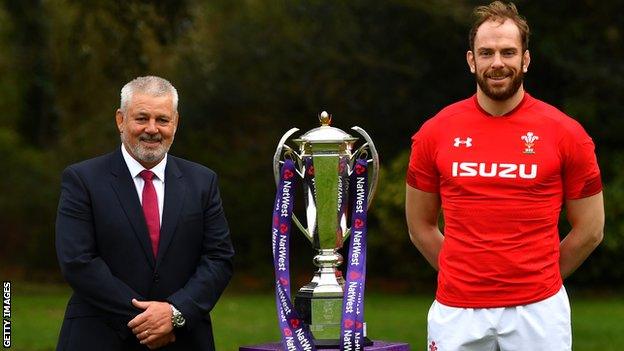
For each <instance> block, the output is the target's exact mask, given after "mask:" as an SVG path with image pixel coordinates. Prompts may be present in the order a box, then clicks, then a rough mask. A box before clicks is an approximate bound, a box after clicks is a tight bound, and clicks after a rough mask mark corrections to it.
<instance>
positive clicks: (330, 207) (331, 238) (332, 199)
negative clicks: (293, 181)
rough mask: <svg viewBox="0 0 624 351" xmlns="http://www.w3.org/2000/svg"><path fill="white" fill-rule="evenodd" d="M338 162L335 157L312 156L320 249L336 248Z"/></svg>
mask: <svg viewBox="0 0 624 351" xmlns="http://www.w3.org/2000/svg"><path fill="white" fill-rule="evenodd" d="M338 161H339V158H338V157H337V155H314V156H313V162H314V180H315V182H316V209H317V216H316V218H317V224H318V236H319V238H318V239H319V246H320V247H319V248H320V249H333V248H336V243H337V242H341V241H342V240H340V241H338V240H336V232H337V229H338V228H337V226H338V211H337V209H338Z"/></svg>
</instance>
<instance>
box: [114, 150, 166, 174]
mask: <svg viewBox="0 0 624 351" xmlns="http://www.w3.org/2000/svg"><path fill="white" fill-rule="evenodd" d="M121 154H122V155H123V158H124V161H126V166H128V170H129V171H130V175H131V176H132V178H135V177H137V176H138V175H139V173H141V171H142V170H144V169H145V167H143V166H142V165H141V164H140V163H139V161H137V160H135V159H134V157H132V155H130V153H129V152H128V150H126V148H125V146H124V145H123V144H121ZM166 166H167V154H165V157H163V159H162V160H161V161H160V162H158V164H157V165H156V166H154V167H152V168H151V169H150V171H152V172H154V175H156V177H157V178H158V179H160V180H161V181H163V182H164V181H165V167H166Z"/></svg>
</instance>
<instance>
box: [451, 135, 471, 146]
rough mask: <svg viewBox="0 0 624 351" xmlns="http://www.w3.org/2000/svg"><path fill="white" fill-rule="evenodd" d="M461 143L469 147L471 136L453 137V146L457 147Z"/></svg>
mask: <svg viewBox="0 0 624 351" xmlns="http://www.w3.org/2000/svg"><path fill="white" fill-rule="evenodd" d="M462 144H463V145H466V147H471V146H472V138H471V137H467V138H466V139H465V140H462V139H461V138H459V137H457V138H455V144H453V146H455V147H459V146H460V145H462Z"/></svg>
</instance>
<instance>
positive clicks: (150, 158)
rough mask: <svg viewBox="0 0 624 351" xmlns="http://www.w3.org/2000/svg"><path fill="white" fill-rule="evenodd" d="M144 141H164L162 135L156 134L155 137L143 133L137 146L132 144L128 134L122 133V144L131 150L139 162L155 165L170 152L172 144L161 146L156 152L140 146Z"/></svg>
mask: <svg viewBox="0 0 624 351" xmlns="http://www.w3.org/2000/svg"><path fill="white" fill-rule="evenodd" d="M142 140H160V141H162V136H161V135H160V134H156V135H154V136H150V135H149V134H147V133H143V134H141V135H140V136H139V138H138V142H137V143H136V144H133V143H131V142H130V141H129V140H128V138H127V136H126V134H124V133H121V142H122V143H123V144H124V145H125V146H126V147H127V148H128V149H129V151H130V152H131V154H132V155H133V156H134V157H136V158H137V161H139V162H145V163H154V162H158V161H160V160H162V159H163V157H165V154H166V153H167V152H169V148H170V147H171V144H169V145H166V144H160V146H159V147H158V148H157V149H156V150H149V149H146V148H145V147H143V146H142V145H141V144H140V141H142Z"/></svg>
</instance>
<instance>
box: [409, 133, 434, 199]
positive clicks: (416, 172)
mask: <svg viewBox="0 0 624 351" xmlns="http://www.w3.org/2000/svg"><path fill="white" fill-rule="evenodd" d="M426 127H427V125H425V126H423V127H422V128H421V129H420V130H419V131H418V132H417V133H416V134H414V136H413V137H412V152H411V155H410V160H409V166H408V169H407V177H406V181H407V184H408V185H409V186H411V187H413V188H416V189H418V190H422V191H426V192H429V193H437V192H439V189H440V187H439V179H440V174H439V173H438V170H437V167H436V163H435V155H436V149H435V146H434V145H435V143H434V140H433V138H432V136H431V135H430V133H428V132H427V128H426Z"/></svg>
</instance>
